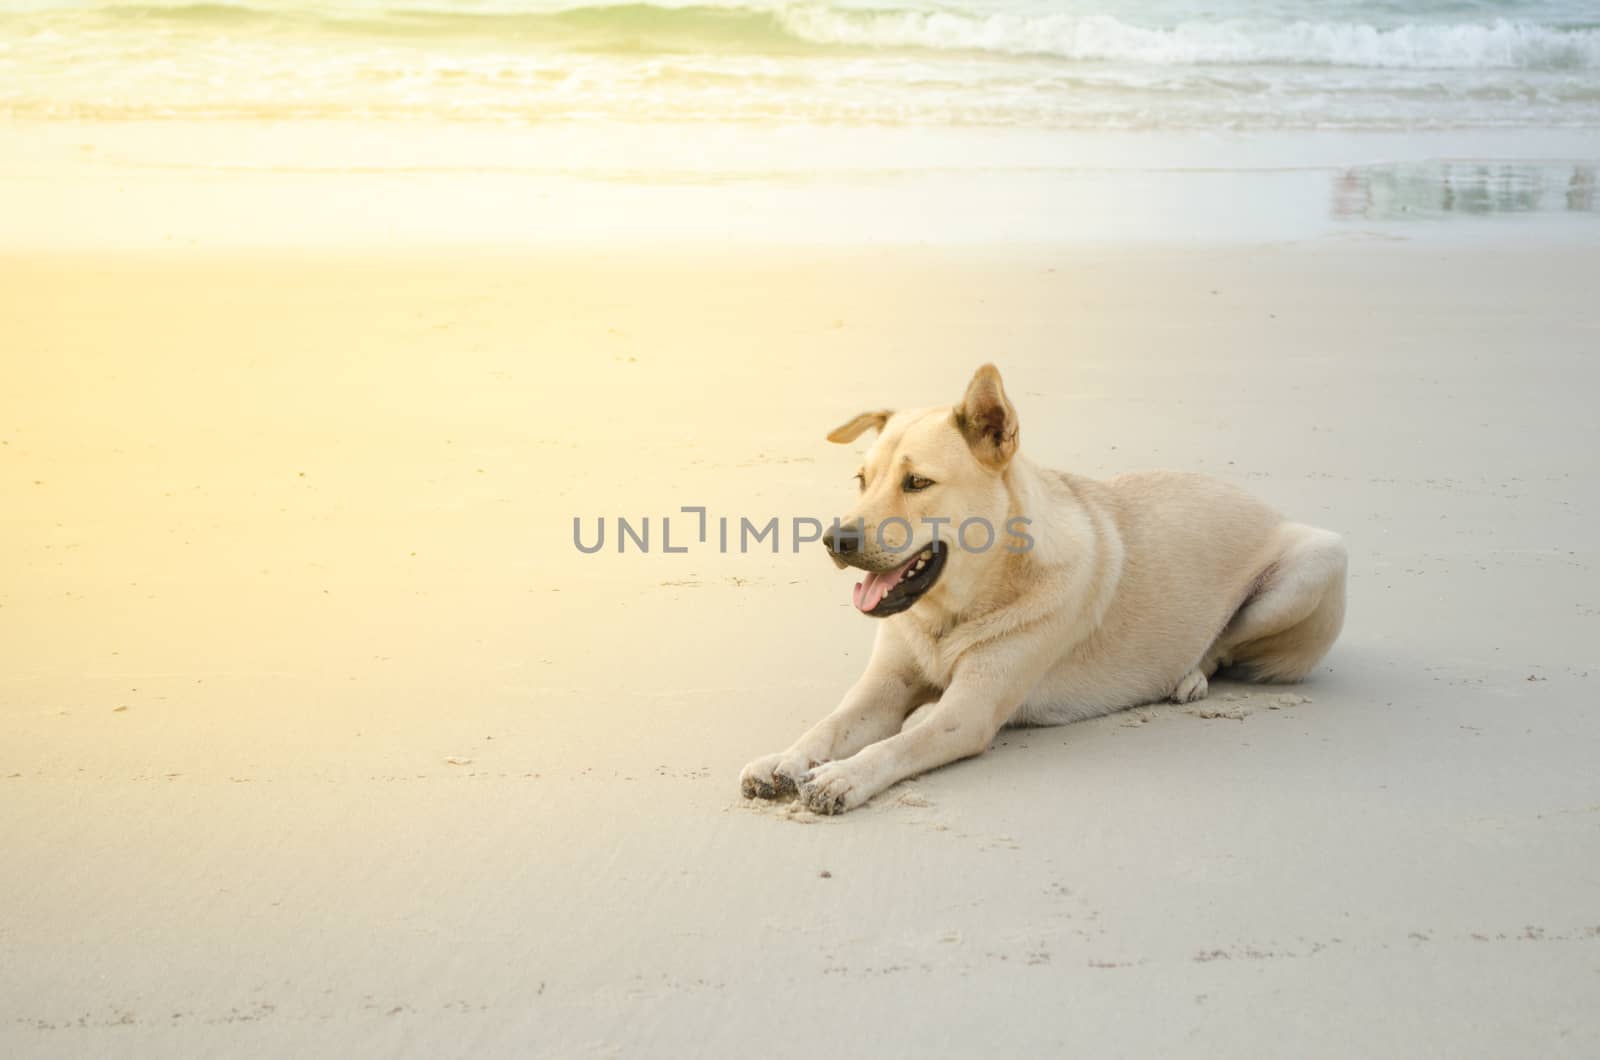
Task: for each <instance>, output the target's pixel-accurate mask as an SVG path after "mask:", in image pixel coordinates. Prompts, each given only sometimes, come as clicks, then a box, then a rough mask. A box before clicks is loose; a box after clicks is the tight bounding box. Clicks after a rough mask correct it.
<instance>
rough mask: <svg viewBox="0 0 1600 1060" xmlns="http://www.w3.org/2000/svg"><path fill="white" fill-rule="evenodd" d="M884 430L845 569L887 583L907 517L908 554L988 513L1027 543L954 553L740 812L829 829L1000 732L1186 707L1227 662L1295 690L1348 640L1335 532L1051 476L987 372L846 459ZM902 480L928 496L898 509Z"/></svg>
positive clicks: (847, 432)
mask: <svg viewBox="0 0 1600 1060" xmlns="http://www.w3.org/2000/svg"><path fill="white" fill-rule="evenodd" d="M879 417H883V419H882V420H879ZM877 423H881V428H882V430H881V433H880V435H879V437H878V438H877V440H876V442H875V443H874V444H873V445H872V447H871V448H870V449H869V450H868V452H867V454H866V459H865V461H864V463H863V466H862V475H863V481H864V487H863V490H862V493H861V497H860V500H859V503H858V504H857V506H856V508H855V509H854V510H853V511H852V512H851V513H850V514H849V515H847V516H845V517H843V518H844V520H845V521H847V522H848V521H851V520H855V519H860V520H861V521H862V522H863V523H864V524H865V527H866V529H867V531H868V533H867V534H866V540H865V547H864V548H863V549H862V550H861V552H860V553H859V554H857V555H853V556H852V557H850V559H851V562H853V563H855V564H856V565H858V566H861V567H863V568H865V569H868V570H883V569H886V568H888V567H891V566H893V565H895V564H897V563H899V562H901V561H902V560H903V559H904V557H905V554H906V550H905V548H904V547H900V548H896V549H895V551H893V552H890V551H886V550H884V549H880V548H878V547H877V546H876V543H875V540H874V539H875V538H876V534H875V533H874V532H873V531H874V530H875V528H876V527H877V526H878V524H880V523H883V522H884V521H885V520H889V519H890V518H891V517H895V516H898V517H900V518H902V519H905V520H907V521H908V522H909V523H910V524H911V525H912V526H913V527H914V528H916V529H915V532H914V534H913V540H912V547H914V548H919V549H920V548H922V547H924V545H925V544H926V543H927V542H929V541H931V539H932V533H931V531H929V530H927V529H926V528H925V527H924V524H923V522H922V520H923V519H925V518H929V517H948V518H951V519H952V520H953V522H952V524H951V527H953V526H954V525H955V524H959V522H960V521H961V520H962V519H965V518H967V517H970V516H979V517H982V518H983V519H986V520H988V521H989V523H990V525H992V526H994V527H996V528H1002V527H1004V526H1005V525H1006V523H1007V520H1008V519H1010V518H1012V517H1014V516H1024V517H1026V518H1028V519H1029V520H1030V521H1031V522H1030V525H1029V528H1028V532H1029V533H1030V534H1031V536H1032V538H1033V541H1034V545H1033V547H1032V548H1031V549H1030V550H1028V551H1026V552H1014V551H1008V550H1007V549H1005V548H1003V547H1001V546H999V545H998V544H997V545H996V546H995V547H993V548H990V549H989V550H987V551H985V552H976V551H973V552H967V551H963V550H961V549H960V548H952V549H950V554H949V557H948V560H947V562H946V563H945V566H944V570H943V572H942V573H941V574H940V576H939V578H938V581H937V582H936V583H935V585H934V586H933V588H932V589H930V590H928V591H927V592H926V594H925V595H924V596H923V597H922V598H921V599H919V600H917V602H916V603H915V604H914V605H912V606H911V607H910V609H909V610H906V611H905V612H904V613H902V614H898V615H894V616H893V617H889V618H885V619H881V620H879V623H880V624H879V627H878V631H877V642H876V644H875V646H874V648H873V653H872V658H871V660H870V661H869V662H868V664H867V669H866V672H865V673H864V674H863V675H862V677H861V678H860V679H859V680H858V681H857V682H856V683H855V685H854V686H853V687H852V688H851V689H850V691H849V692H848V693H847V694H846V695H845V697H844V700H843V702H842V703H841V704H840V705H839V707H838V708H837V709H836V710H835V711H834V712H833V713H832V714H830V715H828V716H827V717H826V718H824V719H823V720H822V721H820V722H819V723H818V724H817V725H816V726H814V727H813V728H812V729H811V730H810V731H808V732H807V733H805V735H803V736H801V737H800V739H799V740H798V741H796V742H795V744H794V745H793V746H792V747H790V748H789V749H788V750H787V751H782V752H779V753H777V754H773V755H768V756H766V757H764V758H760V759H757V760H756V761H754V762H752V763H750V765H749V766H747V767H746V768H745V770H744V774H743V776H742V778H741V788H742V790H743V792H744V794H745V796H746V797H758V796H759V797H765V798H771V797H775V796H777V795H780V794H784V793H788V792H797V793H798V795H799V797H800V798H801V799H802V800H803V801H804V802H805V803H806V804H807V805H808V806H809V807H810V808H811V809H813V810H815V811H817V812H819V813H840V812H843V811H845V810H849V809H853V808H854V807H856V806H859V805H861V804H862V803H864V802H865V801H867V800H868V799H869V798H871V797H872V796H873V795H875V794H877V793H878V792H880V791H882V790H883V789H884V788H886V787H888V786H889V785H891V784H894V783H896V782H897V781H900V780H902V779H904V778H906V777H909V776H914V775H916V774H918V773H922V772H925V771H927V770H929V769H933V768H936V767H938V766H940V765H944V764H945V763H947V762H951V761H955V760H956V759H959V758H965V757H968V756H970V755H975V754H980V753H982V752H983V751H984V750H985V749H987V748H988V746H989V744H990V742H991V741H992V740H993V739H994V735H995V733H996V732H997V731H998V730H999V729H1000V727H1001V726H1002V725H1005V724H1008V723H1009V724H1028V725H1056V724H1061V723H1064V722H1069V721H1077V720H1080V719H1084V718H1091V717H1096V716H1098V715H1101V714H1107V713H1110V712H1112V711H1117V710H1123V709H1125V708H1128V707H1132V706H1137V705H1139V704H1142V703H1150V702H1154V701H1157V700H1161V699H1167V698H1173V699H1176V700H1178V701H1180V702H1189V701H1192V700H1195V699H1199V698H1201V697H1202V696H1204V695H1205V693H1206V683H1207V679H1208V678H1210V677H1211V676H1212V675H1213V674H1214V673H1215V672H1216V671H1217V669H1218V668H1219V667H1221V666H1226V665H1235V666H1238V667H1240V668H1241V669H1242V670H1243V671H1245V672H1247V673H1249V674H1250V675H1252V676H1254V677H1257V678H1259V679H1263V680H1271V681H1296V680H1299V679H1301V678H1303V677H1305V676H1306V675H1307V674H1308V673H1309V672H1310V671H1311V669H1312V667H1313V666H1315V665H1316V663H1317V661H1318V660H1319V659H1321V658H1322V656H1323V655H1324V654H1326V652H1327V651H1328V649H1329V647H1330V646H1331V645H1332V644H1333V641H1334V639H1335V638H1336V637H1337V636H1338V634H1339V629H1340V626H1341V624H1342V621H1343V617H1344V583H1345V549H1344V545H1343V543H1342V541H1341V540H1340V539H1339V537H1338V535H1337V534H1334V533H1331V532H1330V531H1327V530H1319V529H1316V528H1314V527H1309V526H1303V525H1301V524H1298V523H1291V522H1287V521H1285V520H1284V519H1283V518H1282V517H1281V516H1279V515H1278V514H1277V513H1276V512H1274V511H1273V510H1272V509H1271V508H1269V507H1267V506H1266V505H1265V504H1263V503H1262V502H1260V501H1258V500H1256V499H1255V498H1253V497H1251V496H1250V495H1249V494H1247V493H1245V492H1244V491H1242V490H1239V489H1237V488H1235V487H1233V486H1231V485H1229V484H1227V483H1224V482H1221V481H1219V480H1216V479H1212V478H1208V477H1206V476H1202V475H1193V474H1181V473H1177V472H1167V471H1155V472H1143V473H1138V474H1130V475H1122V476H1119V477H1117V478H1113V479H1109V480H1106V481H1103V482H1102V481H1096V480H1093V479H1088V478H1083V477H1081V476H1077V475H1072V474H1068V473H1065V472H1060V471H1052V470H1049V469H1046V468H1041V467H1039V466H1037V465H1035V464H1034V463H1032V462H1031V461H1030V460H1028V459H1026V458H1025V457H1024V456H1022V455H1021V454H1020V453H1019V452H1018V451H1017V438H1018V424H1017V418H1016V412H1015V410H1014V409H1013V408H1012V407H1011V404H1010V402H1009V400H1008V399H1007V398H1006V396H1005V392H1004V388H1003V386H1002V384H1001V381H1000V375H999V373H998V372H997V371H995V369H994V368H993V367H992V366H989V365H985V366H984V367H983V368H981V369H979V371H978V373H977V374H976V375H975V376H974V377H973V381H972V383H971V385H969V387H968V391H967V394H966V396H965V397H964V398H963V401H962V402H961V403H960V404H958V405H955V406H950V407H942V408H933V409H917V410H911V411H900V412H896V413H893V414H888V413H870V414H863V415H862V416H858V417H857V418H856V419H855V420H852V421H851V422H850V423H849V424H846V425H845V426H844V427H842V428H840V429H839V430H838V431H836V432H835V436H837V437H839V438H841V439H842V440H850V439H853V438H854V437H856V436H857V435H859V434H861V433H863V432H864V431H865V430H867V429H870V428H871V426H873V425H874V424H877ZM907 471H914V472H915V473H916V474H917V475H919V476H922V477H925V478H927V479H931V480H933V481H934V482H935V483H936V485H935V486H933V487H931V488H929V489H926V490H923V491H921V492H915V493H907V492H904V491H903V490H902V489H901V481H902V478H903V476H904V474H905V473H906V472H907ZM898 529H899V524H891V525H890V526H889V527H888V528H887V529H886V532H885V535H884V536H885V539H886V543H887V544H888V545H889V546H890V547H891V548H893V547H894V546H903V545H904V541H903V535H900V534H898V533H895V532H892V531H898ZM951 536H952V530H951V529H950V528H947V529H946V530H945V531H944V532H942V533H941V538H942V539H943V540H945V541H949V540H950V539H951ZM919 707H921V708H923V709H920V710H919V709H918V708H919ZM913 711H915V712H916V718H915V720H914V721H911V720H908V719H909V716H910V715H911V714H912V712H913Z"/></svg>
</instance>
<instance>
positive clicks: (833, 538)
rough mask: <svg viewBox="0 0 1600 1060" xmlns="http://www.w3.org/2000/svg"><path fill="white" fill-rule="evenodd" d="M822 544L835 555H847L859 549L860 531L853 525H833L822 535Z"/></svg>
mask: <svg viewBox="0 0 1600 1060" xmlns="http://www.w3.org/2000/svg"><path fill="white" fill-rule="evenodd" d="M822 544H823V545H824V546H825V547H826V548H827V550H828V551H829V552H832V553H833V554H834V555H835V556H844V555H848V554H849V553H851V552H859V551H860V550H861V531H860V530H859V529H857V528H855V527H849V526H835V527H834V528H833V529H832V530H829V531H828V532H827V533H825V534H823V535H822Z"/></svg>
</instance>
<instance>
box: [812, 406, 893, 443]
mask: <svg viewBox="0 0 1600 1060" xmlns="http://www.w3.org/2000/svg"><path fill="white" fill-rule="evenodd" d="M893 415H894V413H893V412H891V411H890V410H888V409H879V410H878V411H877V412H863V413H862V414H861V415H859V416H857V417H856V418H855V419H853V420H851V421H850V422H849V423H845V424H841V425H839V426H838V427H835V428H834V429H833V430H831V431H829V432H828V441H830V442H838V443H839V444H840V445H849V444H850V443H851V442H853V441H855V440H856V439H857V438H859V437H861V435H862V434H863V433H865V432H866V431H869V430H872V431H881V430H883V425H884V424H885V423H888V422H889V417H890V416H893Z"/></svg>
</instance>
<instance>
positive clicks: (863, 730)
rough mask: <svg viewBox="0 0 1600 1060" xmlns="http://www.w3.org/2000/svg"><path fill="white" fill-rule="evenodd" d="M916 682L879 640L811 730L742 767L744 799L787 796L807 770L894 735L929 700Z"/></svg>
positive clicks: (903, 659) (896, 652) (903, 660)
mask: <svg viewBox="0 0 1600 1060" xmlns="http://www.w3.org/2000/svg"><path fill="white" fill-rule="evenodd" d="M931 694H932V693H931V691H930V690H928V689H927V688H926V687H925V686H923V684H922V683H921V681H920V680H918V678H917V677H916V671H915V668H914V667H913V666H912V665H911V659H910V657H909V656H908V655H906V654H905V653H904V651H903V649H901V648H900V647H898V646H897V645H895V644H893V643H889V642H888V641H887V639H886V638H885V637H884V636H882V635H881V634H880V636H879V638H878V642H877V645H876V647H874V648H873V651H872V660H871V661H870V662H869V663H868V664H867V669H866V672H865V673H863V674H862V675H861V677H860V679H859V680H857V681H856V683H855V684H854V685H853V686H851V688H850V691H849V692H847V693H845V697H844V700H843V701H842V702H841V703H840V704H839V706H838V707H837V708H836V709H835V710H834V711H833V713H831V714H829V715H828V716H827V717H825V718H823V719H822V720H821V721H819V722H817V724H815V725H813V726H812V727H811V728H810V729H809V730H807V732H806V734H805V735H804V736H802V737H800V739H798V740H796V741H795V742H794V745H793V746H792V747H790V748H789V749H788V750H787V751H779V752H778V753H777V754H771V755H767V756H765V757H763V758H758V759H756V760H755V761H754V762H751V763H750V764H749V765H747V766H745V767H744V772H743V773H742V774H741V775H740V777H739V789H740V791H741V792H742V793H743V794H744V797H745V798H747V799H753V798H762V799H772V798H776V797H778V796H779V795H786V794H793V793H794V792H795V791H796V790H797V789H798V787H799V785H800V778H801V777H803V776H805V775H806V773H807V772H809V771H810V770H811V769H812V768H813V767H815V766H816V765H818V764H819V763H822V762H828V761H831V760H833V759H835V758H848V757H850V756H851V755H853V754H855V753H856V752H857V751H859V750H861V749H862V748H863V747H866V746H867V745H868V744H872V743H876V742H877V741H879V740H882V739H884V738H885V737H887V736H890V735H892V734H894V733H896V732H898V731H900V724H901V723H902V722H903V721H904V720H905V717H906V715H907V714H909V713H911V711H912V709H913V708H915V707H916V706H918V705H919V704H920V703H922V702H924V701H925V700H926V698H928V697H929V696H931Z"/></svg>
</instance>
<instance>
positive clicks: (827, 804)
mask: <svg viewBox="0 0 1600 1060" xmlns="http://www.w3.org/2000/svg"><path fill="white" fill-rule="evenodd" d="M1009 647H1011V648H1014V647H1015V646H1014V645H1013V646H1009ZM1005 655H1006V658H1005V659H1004V660H1003V662H1002V661H1001V660H998V659H990V660H982V659H973V660H970V661H964V663H965V665H963V666H961V667H958V668H957V670H956V673H955V679H954V680H953V681H952V682H951V684H950V687H949V688H948V689H947V690H946V691H945V693H944V695H943V696H941V697H940V699H939V701H938V702H937V703H935V704H933V705H932V706H930V707H929V708H928V710H927V716H926V718H919V719H918V721H917V724H915V725H912V726H910V727H908V728H907V729H905V730H904V731H903V732H900V733H898V734H896V735H893V736H890V737H889V738H887V739H885V740H882V741H881V742H877V743H873V744H869V745H868V746H866V747H865V748H863V749H862V750H861V751H859V752H858V753H856V754H854V755H852V756H851V757H849V758H840V759H839V760H837V761H833V762H827V763H824V764H822V765H819V766H817V767H816V768H814V769H812V770H811V772H810V773H808V774H807V775H806V776H804V777H803V778H802V779H801V782H800V799H801V801H802V802H804V803H805V804H806V805H807V806H808V807H810V808H811V809H812V810H813V811H815V812H816V813H826V814H833V813H843V812H845V811H846V810H853V809H855V808H856V807H857V806H860V805H861V804H862V803H864V802H866V801H867V800H868V799H870V798H872V797H873V796H874V795H876V794H878V792H880V791H882V790H883V789H885V788H887V787H888V786H889V785H891V784H894V783H897V782H899V781H901V780H904V779H906V778H907V777H914V776H916V775H917V774H919V773H926V772H927V771H928V770H930V769H937V768H938V767H939V766H942V765H946V764H948V763H950V762H954V761H957V760H958V759H962V758H970V757H971V756H973V755H977V754H982V753H983V752H984V751H986V750H988V748H989V744H990V743H991V742H992V741H993V740H994V736H995V733H997V732H999V731H1000V726H1002V725H1004V724H1005V723H1006V720H1007V719H1008V718H1010V717H1011V715H1012V714H1014V713H1016V710H1017V708H1018V707H1019V706H1021V705H1022V701H1023V698H1024V697H1026V696H1027V694H1028V690H1029V689H1031V688H1032V687H1033V686H1034V684H1035V682H1037V680H1038V679H1039V677H1040V676H1041V675H1042V674H1043V672H1044V665H1043V662H1044V657H1040V658H1039V659H1038V660H1037V661H1035V660H1030V659H1024V660H1023V664H1022V665H1018V659H1017V657H1016V656H1015V655H1013V654H1012V651H1011V650H1007V651H1006V652H1005ZM1030 663H1031V664H1030Z"/></svg>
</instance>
